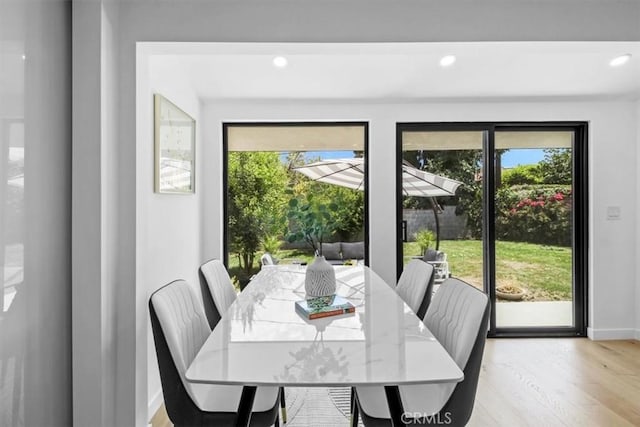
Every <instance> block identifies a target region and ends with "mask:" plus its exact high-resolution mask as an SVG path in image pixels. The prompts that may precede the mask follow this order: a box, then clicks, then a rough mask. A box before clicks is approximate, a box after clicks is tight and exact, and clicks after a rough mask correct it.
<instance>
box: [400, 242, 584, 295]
mask: <svg viewBox="0 0 640 427" xmlns="http://www.w3.org/2000/svg"><path fill="white" fill-rule="evenodd" d="M440 250H442V251H444V252H446V254H447V260H448V261H449V269H450V270H451V274H452V275H453V276H455V277H458V278H460V279H462V280H464V281H467V282H469V283H471V284H473V285H475V286H478V287H482V282H483V279H482V242H481V241H479V240H444V241H441V242H440ZM404 253H405V256H410V255H419V253H420V249H419V247H418V245H417V244H415V243H413V242H409V243H405V246H404ZM407 261H408V259H407ZM571 262H572V261H571V249H570V248H565V247H558V246H547V245H538V244H532V243H522V242H502V241H497V242H496V282H497V285H498V286H500V285H516V286H520V287H521V288H524V289H525V290H526V291H527V294H526V295H525V299H526V300H530V301H566V300H571V298H572V290H571V287H572V286H571Z"/></svg>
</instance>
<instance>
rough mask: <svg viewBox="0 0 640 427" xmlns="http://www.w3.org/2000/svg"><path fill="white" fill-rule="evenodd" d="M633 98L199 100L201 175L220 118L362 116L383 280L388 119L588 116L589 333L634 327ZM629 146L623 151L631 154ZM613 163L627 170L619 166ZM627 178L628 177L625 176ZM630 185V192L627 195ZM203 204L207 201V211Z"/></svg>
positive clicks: (377, 266) (392, 266) (605, 334)
mask: <svg viewBox="0 0 640 427" xmlns="http://www.w3.org/2000/svg"><path fill="white" fill-rule="evenodd" d="M636 114H637V112H636V107H635V103H633V102H576V103H567V102H548V103H545V102H527V103H519V104H517V103H516V104H514V103H480V102H478V103H439V104H419V103H411V104H404V105H403V104H396V105H372V104H346V105H345V104H344V103H338V104H328V103H321V104H313V103H308V104H292V103H276V104H265V103H258V104H256V103H252V104H242V103H230V104H219V103H216V102H208V103H206V104H205V108H204V113H203V121H204V123H205V129H204V132H205V138H206V140H207V145H206V147H205V155H206V156H207V162H209V161H211V162H212V164H214V165H218V167H216V168H210V169H208V170H207V176H205V180H207V181H211V182H219V180H220V170H221V169H219V164H220V162H221V157H220V153H221V150H222V149H221V143H222V142H221V135H222V123H223V122H225V121H278V120H293V121H296V120H298V121H303V120H307V121H308V120H363V121H369V122H370V132H369V137H370V140H369V159H370V162H371V163H370V193H369V194H370V213H371V214H370V215H371V217H370V220H371V226H370V236H371V239H370V242H371V247H370V250H371V267H372V268H373V269H374V270H376V272H378V273H379V274H380V275H381V276H382V277H383V278H384V279H385V280H388V281H393V280H394V278H395V271H396V263H395V259H396V258H395V225H394V223H393V222H392V221H388V220H386V219H387V218H393V217H394V216H395V205H394V204H390V203H388V201H389V200H394V199H395V168H394V163H393V159H394V158H395V124H396V123H397V122H413V121H418V122H419V121H424V122H438V121H445V122H446V121H463V122H464V121H554V120H555V121H562V120H565V121H588V122H589V130H590V134H589V144H590V145H589V156H590V183H589V187H590V194H589V199H590V218H589V234H590V243H589V245H590V256H589V259H590V269H589V275H588V277H589V283H590V288H589V313H590V322H589V335H590V336H592V337H595V338H613V337H618V336H619V337H627V338H628V337H630V336H633V332H632V331H633V328H634V326H633V325H634V322H635V307H634V301H633V299H628V298H620V295H632V294H634V293H635V277H636V276H635V275H636V272H635V267H634V264H635V263H634V259H635V254H636V246H635V245H636V239H635V230H636V225H635V217H636V203H635V200H636V198H635V196H634V195H635V193H636V188H637V186H636V185H635V169H636V164H635V153H636V128H635V118H636V117H635V115H636ZM630 153H631V154H632V155H630ZM620 170H624V171H628V172H627V173H624V174H622V173H620V172H619V171H620ZM630 177H632V179H630ZM221 191H222V190H221V187H220V186H217V187H216V188H215V191H210V192H207V193H206V195H205V197H206V199H205V216H206V217H207V218H208V220H210V221H208V222H207V224H205V230H204V231H205V235H206V239H205V242H206V245H205V255H206V256H220V253H221V248H222V246H221V245H222V242H221V234H220V233H221V226H222V218H221V211H220V209H219V205H220V200H222V198H221V197H222V193H221ZM630 194H631V196H630ZM612 205H613V206H620V207H621V210H622V213H623V214H622V218H621V220H620V221H606V219H605V212H606V206H612ZM208 209H212V210H211V211H209V210H208Z"/></svg>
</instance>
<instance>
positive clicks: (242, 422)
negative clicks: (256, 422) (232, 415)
mask: <svg viewBox="0 0 640 427" xmlns="http://www.w3.org/2000/svg"><path fill="white" fill-rule="evenodd" d="M256 390H257V387H252V386H245V387H242V395H240V404H239V405H238V420H237V422H236V427H248V426H249V423H250V422H251V411H252V410H253V401H254V400H255V398H256Z"/></svg>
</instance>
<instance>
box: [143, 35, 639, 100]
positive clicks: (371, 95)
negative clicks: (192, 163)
mask: <svg viewBox="0 0 640 427" xmlns="http://www.w3.org/2000/svg"><path fill="white" fill-rule="evenodd" d="M144 49H145V52H147V53H150V54H151V57H150V58H151V59H150V61H151V62H150V64H151V65H152V68H151V70H152V71H153V69H154V68H153V67H156V66H157V67H161V68H162V69H163V71H164V72H167V71H171V72H173V73H176V74H177V75H179V76H181V78H185V79H187V80H188V81H189V82H190V84H191V85H192V87H193V88H194V90H195V91H196V93H197V94H198V96H199V97H200V98H202V99H265V100H276V99H318V100H323V99H326V100H332V99H353V100H414V99H415V100H420V99H434V100H445V99H452V98H453V99H473V98H485V99H486V98H499V99H502V98H538V97H554V98H574V97H579V98H606V99H619V98H621V99H629V100H637V99H640V42H540V43H537V42H536V43H533V42H513V43H502V42H501V43H484V42H483V43H366V44H351V43H343V44H338V43H334V44H327V43H316V44H310V43H288V44H273V43H144ZM625 53H631V54H632V55H633V57H632V59H631V61H629V63H627V65H625V66H622V67H618V68H612V67H610V66H609V61H610V60H611V59H612V58H613V57H615V56H618V55H621V54H625ZM448 54H454V55H456V57H457V61H456V63H455V64H454V65H453V66H451V67H448V68H442V67H440V66H439V60H440V58H441V57H442V56H444V55H448ZM276 55H284V56H286V57H287V59H288V66H287V67H286V68H283V69H280V68H276V67H274V66H273V65H272V59H273V57H275V56H276Z"/></svg>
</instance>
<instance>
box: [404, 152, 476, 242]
mask: <svg viewBox="0 0 640 427" xmlns="http://www.w3.org/2000/svg"><path fill="white" fill-rule="evenodd" d="M403 159H404V160H407V161H408V162H409V163H410V164H411V165H413V166H415V167H417V168H418V169H421V170H425V171H428V172H431V173H434V174H436V175H442V176H446V177H448V178H452V179H455V180H457V181H460V182H462V183H463V185H461V186H460V187H458V190H457V191H456V195H455V196H451V197H438V198H437V202H438V204H439V205H455V206H456V215H462V214H467V229H468V231H469V233H470V234H471V236H472V237H476V238H479V237H481V234H482V181H481V180H480V179H479V177H480V176H481V175H480V172H481V171H482V150H437V151H436V150H433V151H428V150H418V151H405V152H403ZM403 206H404V207H405V208H413V209H430V208H431V202H430V198H427V197H406V198H405V201H404V204H403Z"/></svg>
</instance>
